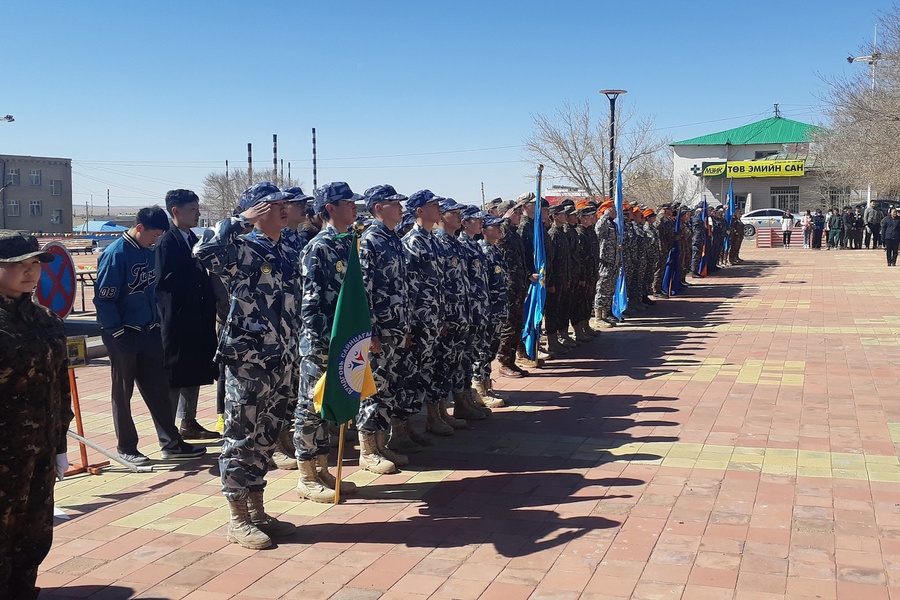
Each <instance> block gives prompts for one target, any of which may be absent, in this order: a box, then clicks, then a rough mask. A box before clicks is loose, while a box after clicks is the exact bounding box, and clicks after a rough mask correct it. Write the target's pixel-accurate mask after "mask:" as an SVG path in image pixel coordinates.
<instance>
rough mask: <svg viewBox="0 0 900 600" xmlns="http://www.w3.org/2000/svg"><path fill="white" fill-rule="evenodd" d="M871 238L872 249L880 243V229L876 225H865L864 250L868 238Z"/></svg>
mask: <svg viewBox="0 0 900 600" xmlns="http://www.w3.org/2000/svg"><path fill="white" fill-rule="evenodd" d="M870 237H871V238H872V247H873V248H877V247H878V245H879V244H880V243H881V227H880V226H879V225H878V224H877V223H869V224H868V225H866V248H868V247H869V238H870Z"/></svg>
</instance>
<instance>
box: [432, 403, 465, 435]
mask: <svg viewBox="0 0 900 600" xmlns="http://www.w3.org/2000/svg"><path fill="white" fill-rule="evenodd" d="M438 413H439V414H440V415H441V420H442V421H443V422H444V423H446V424H447V425H449V426H450V427H452V428H453V429H468V428H469V424H468V423H466V421H465V419H462V418H457V417H451V416H450V412H449V411H448V410H447V399H446V398H443V399H441V400H440V401H439V402H438Z"/></svg>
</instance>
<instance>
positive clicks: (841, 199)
mask: <svg viewBox="0 0 900 600" xmlns="http://www.w3.org/2000/svg"><path fill="white" fill-rule="evenodd" d="M848 204H850V188H828V207H829V208H840V207H842V206H847V205H848Z"/></svg>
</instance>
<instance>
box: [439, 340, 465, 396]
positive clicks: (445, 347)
mask: <svg viewBox="0 0 900 600" xmlns="http://www.w3.org/2000/svg"><path fill="white" fill-rule="evenodd" d="M467 338H469V326H468V325H466V324H459V323H451V324H450V325H449V326H448V327H447V335H445V336H442V337H440V338H438V341H437V345H436V346H435V350H434V355H435V356H434V363H435V369H434V387H435V389H436V391H437V398H436V399H435V401H439V400H443V399H444V398H446V397H447V396H449V395H450V392H461V391H463V390H464V389H465V388H466V386H465V381H464V379H465V373H464V371H463V364H462V361H463V355H464V354H465V353H466V347H467Z"/></svg>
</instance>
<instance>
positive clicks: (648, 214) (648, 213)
mask: <svg viewBox="0 0 900 600" xmlns="http://www.w3.org/2000/svg"><path fill="white" fill-rule="evenodd" d="M655 214H656V211H655V210H653V209H652V208H648V209H647V210H645V211H644V216H645V217H649V216H650V215H655Z"/></svg>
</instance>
